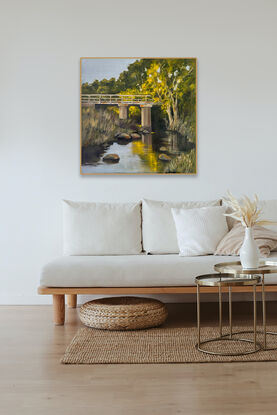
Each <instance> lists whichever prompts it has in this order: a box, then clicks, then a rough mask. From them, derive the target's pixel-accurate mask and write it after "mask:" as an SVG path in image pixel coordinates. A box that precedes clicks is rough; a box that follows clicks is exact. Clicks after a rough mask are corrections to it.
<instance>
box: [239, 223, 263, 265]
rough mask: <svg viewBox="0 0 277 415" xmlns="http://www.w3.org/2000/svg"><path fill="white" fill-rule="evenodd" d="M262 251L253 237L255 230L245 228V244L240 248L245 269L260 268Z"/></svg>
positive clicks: (241, 260)
mask: <svg viewBox="0 0 277 415" xmlns="http://www.w3.org/2000/svg"><path fill="white" fill-rule="evenodd" d="M259 258H260V251H259V249H258V247H257V244H256V242H255V239H254V237H253V229H252V228H245V236H244V241H243V244H242V246H241V248H240V262H241V265H242V267H243V268H244V269H253V268H258V266H259Z"/></svg>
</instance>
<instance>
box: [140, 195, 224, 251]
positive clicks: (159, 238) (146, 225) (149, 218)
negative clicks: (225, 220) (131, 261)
mask: <svg viewBox="0 0 277 415" xmlns="http://www.w3.org/2000/svg"><path fill="white" fill-rule="evenodd" d="M219 205H220V200H212V201H208V202H160V201H157V200H145V199H144V200H143V201H142V239H143V249H144V250H145V251H146V252H148V253H151V254H177V253H179V247H178V241H177V235H176V228H175V224H174V220H173V216H172V213H171V209H172V208H179V209H192V208H201V207H206V206H219Z"/></svg>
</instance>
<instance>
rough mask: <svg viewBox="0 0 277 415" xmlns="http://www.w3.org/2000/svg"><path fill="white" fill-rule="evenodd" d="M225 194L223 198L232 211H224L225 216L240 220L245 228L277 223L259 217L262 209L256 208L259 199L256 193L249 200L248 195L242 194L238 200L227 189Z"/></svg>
mask: <svg viewBox="0 0 277 415" xmlns="http://www.w3.org/2000/svg"><path fill="white" fill-rule="evenodd" d="M227 196H228V197H226V198H225V197H224V198H223V200H224V201H225V203H226V205H227V206H229V207H230V208H231V209H232V210H233V212H232V213H225V216H230V217H231V218H233V219H235V220H237V221H239V222H241V223H242V225H243V226H245V227H246V228H252V227H253V226H254V225H259V226H267V225H272V224H277V223H276V222H273V221H270V220H263V219H261V216H262V209H259V208H258V203H259V199H258V196H257V195H255V196H254V200H250V199H249V197H247V196H244V197H243V198H242V199H241V201H238V200H237V199H236V198H235V197H234V196H233V195H232V193H231V192H229V191H228V192H227Z"/></svg>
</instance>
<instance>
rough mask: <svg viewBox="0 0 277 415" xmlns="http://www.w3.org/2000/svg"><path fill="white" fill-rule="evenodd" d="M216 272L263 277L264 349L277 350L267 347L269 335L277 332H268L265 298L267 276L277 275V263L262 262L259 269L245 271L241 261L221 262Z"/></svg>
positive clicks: (237, 276)
mask: <svg viewBox="0 0 277 415" xmlns="http://www.w3.org/2000/svg"><path fill="white" fill-rule="evenodd" d="M214 269H215V271H217V272H219V273H221V274H222V273H224V274H232V275H233V277H234V278H240V277H243V276H246V275H247V276H248V277H252V276H253V275H260V276H261V284H262V308H263V336H264V341H263V343H264V344H263V349H264V350H277V347H270V348H269V347H267V345H266V341H267V335H275V336H276V335H277V332H274V331H267V330H266V298H265V275H268V274H276V273H277V262H276V261H271V260H260V265H259V266H258V268H253V269H245V268H243V267H242V265H241V263H240V262H239V261H234V262H221V263H219V264H216V265H215V266H214Z"/></svg>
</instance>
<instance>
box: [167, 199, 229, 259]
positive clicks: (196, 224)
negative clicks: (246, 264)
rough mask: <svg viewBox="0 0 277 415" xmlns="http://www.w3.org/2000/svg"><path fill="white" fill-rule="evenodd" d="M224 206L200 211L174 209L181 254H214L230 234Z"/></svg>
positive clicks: (204, 208)
mask: <svg viewBox="0 0 277 415" xmlns="http://www.w3.org/2000/svg"><path fill="white" fill-rule="evenodd" d="M224 213H225V208H224V207H223V206H216V207H203V208H198V209H172V214H173V218H174V221H175V226H176V232H177V239H178V245H179V254H180V255H181V256H197V255H208V254H213V253H214V252H215V250H216V247H217V245H218V243H219V241H220V240H221V239H222V238H223V236H224V235H226V233H227V232H228V227H227V221H226V217H225V216H224Z"/></svg>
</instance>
